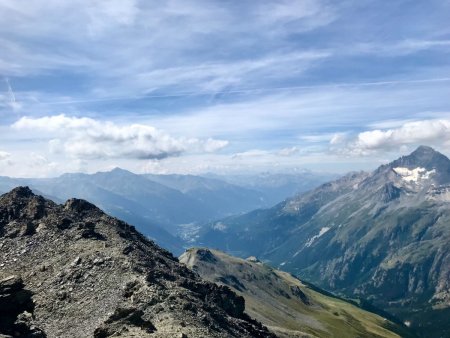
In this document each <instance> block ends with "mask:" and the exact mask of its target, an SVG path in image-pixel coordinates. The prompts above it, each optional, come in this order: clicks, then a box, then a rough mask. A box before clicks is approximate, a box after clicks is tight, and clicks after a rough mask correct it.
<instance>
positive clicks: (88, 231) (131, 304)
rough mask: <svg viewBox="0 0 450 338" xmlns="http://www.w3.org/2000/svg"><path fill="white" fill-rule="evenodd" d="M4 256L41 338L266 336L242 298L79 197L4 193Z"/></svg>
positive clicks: (0, 227)
mask: <svg viewBox="0 0 450 338" xmlns="http://www.w3.org/2000/svg"><path fill="white" fill-rule="evenodd" d="M0 252H1V257H2V259H1V262H0V274H1V275H16V276H20V277H19V278H20V279H18V280H22V281H23V283H24V285H25V286H26V290H29V292H30V295H31V294H33V297H32V298H33V311H32V322H33V325H35V326H36V327H39V328H41V329H42V330H43V331H44V332H45V333H46V335H47V337H93V336H94V337H97V338H100V337H112V336H121V337H167V338H168V337H188V338H191V337H272V335H271V333H269V332H268V331H267V329H266V328H265V327H263V326H262V325H261V324H259V323H258V322H256V321H254V320H252V319H250V318H249V317H248V316H247V315H246V314H245V313H244V307H245V305H244V299H243V298H242V297H241V296H238V295H236V294H235V293H233V292H232V291H231V290H230V289H229V288H228V287H225V286H217V285H215V284H213V283H210V282H205V281H203V280H202V279H201V278H200V277H199V276H198V275H197V274H195V273H193V272H192V271H190V270H189V269H187V268H186V267H184V266H183V265H181V264H179V263H178V260H177V259H176V258H174V257H173V256H172V254H170V253H169V252H167V251H165V250H163V249H161V248H159V247H158V246H157V245H155V244H154V243H153V242H152V241H150V240H148V239H147V238H145V237H144V236H143V235H141V234H140V233H139V232H137V231H136V230H135V228H134V227H133V226H131V225H128V224H126V223H124V222H122V221H120V220H117V219H115V218H112V217H110V216H108V215H106V214H104V213H103V212H102V211H101V210H100V209H98V208H97V207H95V206H94V205H93V204H90V203H89V202H86V201H83V200H77V199H71V200H69V201H67V202H66V203H65V204H64V205H57V204H55V203H53V202H52V201H49V200H46V199H44V198H43V197H41V196H36V195H34V194H33V192H32V191H31V190H30V189H28V188H24V187H20V188H16V189H14V190H13V191H11V192H10V193H8V194H5V195H3V196H1V197H0ZM14 285H15V286H13V287H12V288H13V289H14V288H16V289H17V291H18V292H28V291H24V290H23V289H19V285H21V284H20V282H17V283H15V284H14ZM30 304H31V303H30ZM30 304H28V305H27V306H31V305H30ZM5 306H6V305H4V304H3V306H2V303H0V312H1V311H6V312H8V313H11V314H12V313H13V312H14V311H13V312H11V311H10V310H8V309H7V308H6V307H5ZM21 310H22V309H21ZM24 310H26V311H31V309H28V308H26V309H24ZM15 312H17V311H15ZM0 332H2V331H1V329H0ZM7 334H9V333H7ZM33 337H39V336H33Z"/></svg>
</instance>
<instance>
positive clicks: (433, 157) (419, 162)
mask: <svg viewBox="0 0 450 338" xmlns="http://www.w3.org/2000/svg"><path fill="white" fill-rule="evenodd" d="M389 166H390V167H391V168H395V167H404V168H408V169H415V168H425V169H427V170H433V169H437V170H438V171H442V172H448V171H449V170H450V160H449V159H448V158H447V157H446V156H445V155H443V154H441V153H440V152H438V151H436V150H434V149H433V148H431V147H428V146H420V147H418V148H417V149H416V150H414V151H413V152H412V153H411V154H409V155H407V156H402V157H400V158H399V159H397V160H395V161H394V162H392V163H391V164H390V165H389Z"/></svg>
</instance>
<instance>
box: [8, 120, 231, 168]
mask: <svg viewBox="0 0 450 338" xmlns="http://www.w3.org/2000/svg"><path fill="white" fill-rule="evenodd" d="M12 128H13V129H15V130H17V131H26V132H31V133H45V135H46V137H51V140H50V141H49V146H50V149H51V151H52V152H53V153H64V154H67V155H69V156H70V157H72V158H77V159H99V158H100V159H112V158H129V159H140V160H145V159H147V160H148V159H163V158H167V157H172V156H178V155H180V154H181V153H184V152H188V151H190V152H215V151H218V150H220V149H222V148H224V147H225V146H227V144H228V142H227V141H224V140H216V139H211V138H210V139H207V140H199V139H196V138H189V139H186V138H176V137H172V136H170V135H169V134H167V133H165V132H163V131H161V130H158V129H156V128H154V127H152V126H148V125H143V124H129V125H117V124H115V123H112V122H109V121H106V122H104V121H98V120H95V119H92V118H86V117H68V116H66V115H64V114H61V115H55V116H45V117H40V118H30V117H22V118H20V119H19V120H18V121H17V122H15V123H14V124H13V125H12Z"/></svg>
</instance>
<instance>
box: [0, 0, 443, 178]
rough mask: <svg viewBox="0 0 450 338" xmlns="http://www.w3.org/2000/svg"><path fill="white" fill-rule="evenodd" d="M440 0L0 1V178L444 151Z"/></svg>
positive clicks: (326, 163)
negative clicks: (423, 149)
mask: <svg viewBox="0 0 450 338" xmlns="http://www.w3.org/2000/svg"><path fill="white" fill-rule="evenodd" d="M449 22H450V1H449V0H428V1H421V0H411V1H406V0H393V1H375V0H374V1H370V0H343V1H325V0H290V1H287V0H286V1H285V0H276V1H275V0H273V1H270V0H264V1H254V0H240V1H231V0H220V1H219V0H218V1H214V0H208V1H206V0H205V1H204V0H167V1H152V0H146V1H139V0H109V1H103V0H95V1H94V0H71V1H58V0H45V1H43V0H42V1H41V0H26V1H25V0H0V46H1V48H0V175H6V176H14V177H53V176H58V175H60V174H62V173H65V172H88V173H91V172H96V171H105V170H110V169H112V168H114V167H122V168H125V169H128V170H131V171H133V172H137V173H193V174H201V173H207V172H214V173H238V172H246V173H248V172H261V171H277V172H292V171H295V170H302V169H307V170H312V171H320V172H333V173H343V172H346V171H353V170H370V169H373V168H376V167H377V166H378V165H380V164H382V163H386V162H388V161H391V160H393V159H395V158H397V157H398V156H400V155H404V154H407V153H408V152H410V151H412V150H414V148H415V147H417V146H418V145H421V144H423V145H429V146H432V147H435V148H436V149H437V150H439V151H441V152H443V153H444V154H446V155H450V58H449V57H450V24H449Z"/></svg>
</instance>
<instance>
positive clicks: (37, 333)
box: [0, 275, 46, 338]
mask: <svg viewBox="0 0 450 338" xmlns="http://www.w3.org/2000/svg"><path fill="white" fill-rule="evenodd" d="M0 276H1V275H0ZM31 296H32V293H31V292H30V291H29V290H26V289H25V286H24V283H23V281H22V279H21V278H20V277H17V276H14V275H11V276H8V277H6V278H3V279H1V280H0V337H23V338H32V337H33V338H45V337H46V335H45V333H44V332H43V331H42V330H40V329H39V328H37V327H36V326H35V325H34V323H33V311H34V303H33V300H32V298H31Z"/></svg>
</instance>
